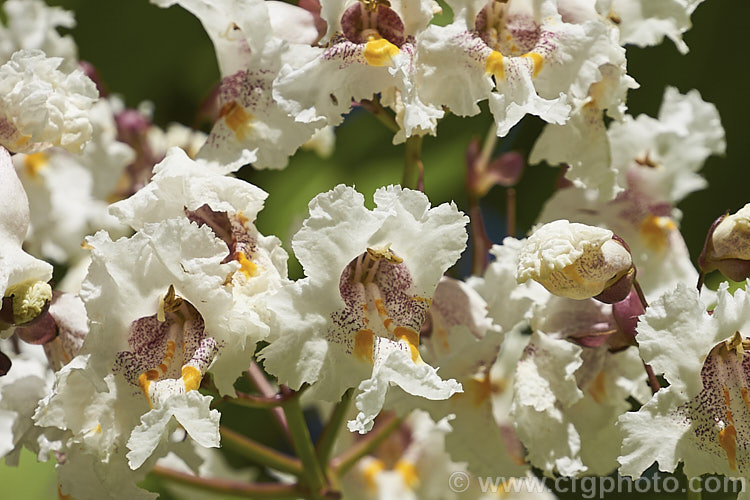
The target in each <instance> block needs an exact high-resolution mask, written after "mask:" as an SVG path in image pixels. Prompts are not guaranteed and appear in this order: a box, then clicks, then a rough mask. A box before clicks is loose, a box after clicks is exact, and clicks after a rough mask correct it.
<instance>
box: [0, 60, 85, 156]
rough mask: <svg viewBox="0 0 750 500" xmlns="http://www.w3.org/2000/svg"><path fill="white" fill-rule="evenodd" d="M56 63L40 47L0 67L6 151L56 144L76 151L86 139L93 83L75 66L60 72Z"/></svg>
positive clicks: (0, 121)
mask: <svg viewBox="0 0 750 500" xmlns="http://www.w3.org/2000/svg"><path fill="white" fill-rule="evenodd" d="M62 62H63V60H62V59H61V58H59V57H47V56H45V55H44V52H42V51H41V50H21V51H18V52H16V53H15V54H13V57H11V59H10V61H8V62H7V63H5V64H3V65H2V66H0V144H2V145H3V146H5V147H6V148H7V149H9V150H10V151H13V152H16V153H34V152H37V151H40V150H42V149H45V148H48V147H50V146H61V147H63V148H65V149H67V150H68V151H70V152H73V153H79V152H81V150H82V149H83V146H84V144H85V143H86V142H87V141H88V140H89V139H90V138H91V133H92V127H91V122H90V119H89V117H88V112H89V110H90V109H91V106H92V105H93V104H94V101H96V99H97V98H98V96H99V94H98V92H97V90H96V85H94V82H92V81H91V80H90V79H89V78H88V77H87V76H86V75H84V74H83V72H82V71H81V70H80V69H76V70H74V71H72V72H70V73H65V72H63V71H60V69H58V68H59V66H60V65H61V64H62Z"/></svg>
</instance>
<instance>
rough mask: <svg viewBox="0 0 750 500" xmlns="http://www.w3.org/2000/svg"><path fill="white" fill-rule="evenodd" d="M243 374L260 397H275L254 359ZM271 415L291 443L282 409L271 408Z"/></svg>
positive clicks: (272, 389) (271, 387) (274, 390)
mask: <svg viewBox="0 0 750 500" xmlns="http://www.w3.org/2000/svg"><path fill="white" fill-rule="evenodd" d="M245 373H246V374H247V378H248V379H249V380H250V383H252V384H253V386H254V387H255V389H256V390H257V391H258V392H259V393H260V394H261V396H263V397H266V398H275V397H276V389H274V388H273V386H271V383H270V382H268V379H267V378H266V374H265V373H263V370H261V368H260V366H258V363H256V362H255V360H254V359H253V360H251V361H250V366H249V367H248V369H247V371H246V372H245ZM271 414H272V415H273V417H274V420H275V421H276V424H277V425H278V426H279V429H280V430H281V432H283V433H284V436H285V437H286V438H287V441H289V442H291V441H292V436H291V434H289V425H288V424H287V422H286V416H284V412H283V411H282V409H281V408H278V407H276V408H271Z"/></svg>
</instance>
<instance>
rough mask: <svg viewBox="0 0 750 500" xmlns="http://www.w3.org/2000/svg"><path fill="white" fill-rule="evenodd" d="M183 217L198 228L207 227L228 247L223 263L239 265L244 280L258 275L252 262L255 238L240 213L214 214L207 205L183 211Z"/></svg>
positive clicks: (245, 218)
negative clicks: (233, 262) (232, 262)
mask: <svg viewBox="0 0 750 500" xmlns="http://www.w3.org/2000/svg"><path fill="white" fill-rule="evenodd" d="M185 215H186V216H187V218H188V219H189V220H191V221H192V222H195V223H196V224H198V226H203V225H207V226H208V227H210V228H211V231H213V233H214V235H216V237H217V238H219V239H220V240H222V241H223V242H224V243H226V244H227V247H229V255H228V256H227V258H226V259H224V261H223V262H229V261H230V260H236V261H237V262H238V263H239V264H240V269H239V271H240V272H241V273H242V274H243V275H244V277H245V278H248V279H249V278H252V277H254V276H257V275H258V273H259V267H258V265H257V264H256V263H255V262H254V261H253V259H254V258H255V254H256V252H257V247H256V244H255V238H254V237H253V235H252V234H251V232H250V231H249V230H248V228H247V226H246V224H247V223H248V222H250V221H249V220H248V218H247V217H245V216H244V215H242V213H241V212H237V213H236V214H232V215H230V214H228V213H227V212H215V211H213V210H211V208H210V207H209V206H208V205H202V206H200V207H199V208H198V209H196V210H187V209H185Z"/></svg>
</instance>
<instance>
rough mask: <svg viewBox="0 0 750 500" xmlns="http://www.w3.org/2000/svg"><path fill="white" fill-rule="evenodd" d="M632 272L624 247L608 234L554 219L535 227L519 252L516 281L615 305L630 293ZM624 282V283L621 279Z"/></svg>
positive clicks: (623, 244) (607, 231) (590, 227)
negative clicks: (538, 284)
mask: <svg viewBox="0 0 750 500" xmlns="http://www.w3.org/2000/svg"><path fill="white" fill-rule="evenodd" d="M634 275H635V272H634V268H633V260H632V257H631V255H630V250H629V249H628V248H627V245H625V243H624V242H623V241H622V240H621V239H620V238H617V237H616V236H615V235H614V234H613V233H612V231H609V230H607V229H602V228H598V227H593V226H587V225H585V224H577V223H571V222H569V221H567V220H558V221H554V222H550V223H549V224H545V225H543V226H541V227H540V228H538V229H537V230H536V231H535V232H534V234H532V235H531V236H530V237H529V239H528V240H527V241H526V244H525V245H524V248H523V249H522V250H521V253H520V254H519V260H518V269H517V271H516V279H517V280H518V282H519V283H524V282H526V281H528V280H529V279H533V280H535V281H537V282H539V283H540V284H541V285H542V286H544V288H546V289H547V290H549V291H550V292H551V293H553V294H555V295H559V296H561V297H567V298H570V299H577V300H582V299H587V298H590V297H597V296H600V294H602V292H604V291H605V290H607V291H609V290H610V289H612V295H613V296H612V297H609V296H608V295H609V294H608V293H607V294H604V295H602V297H603V301H605V302H609V303H611V302H616V301H617V300H622V299H623V298H625V297H626V296H627V294H628V292H629V286H628V284H629V283H631V282H632V278H633V277H634ZM621 280H624V281H621Z"/></svg>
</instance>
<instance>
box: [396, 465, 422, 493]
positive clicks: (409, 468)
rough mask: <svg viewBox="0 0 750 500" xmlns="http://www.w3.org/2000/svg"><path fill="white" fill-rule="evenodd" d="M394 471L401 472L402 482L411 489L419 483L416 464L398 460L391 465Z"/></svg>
mask: <svg viewBox="0 0 750 500" xmlns="http://www.w3.org/2000/svg"><path fill="white" fill-rule="evenodd" d="M393 469H394V470H395V471H397V472H398V473H399V474H401V477H402V478H404V482H405V483H406V485H407V486H409V488H411V489H412V490H413V489H414V488H415V487H416V486H417V485H418V484H419V474H417V466H416V465H414V464H413V463H412V462H410V461H408V460H399V461H398V462H396V465H395V466H394V467H393Z"/></svg>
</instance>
